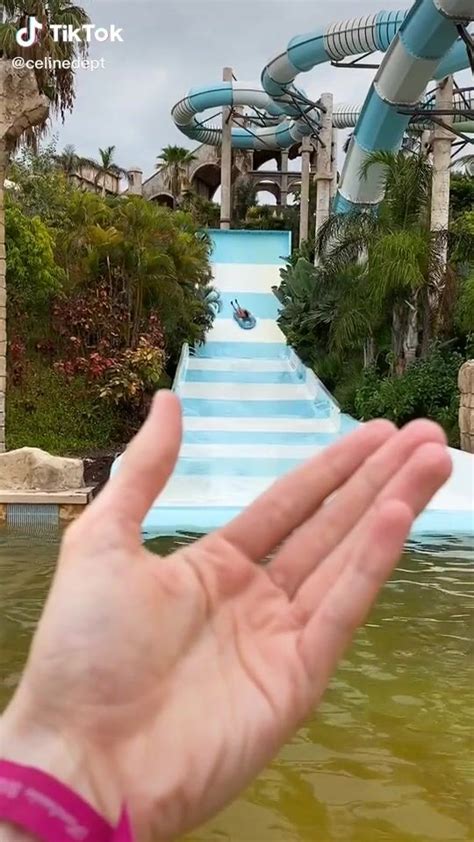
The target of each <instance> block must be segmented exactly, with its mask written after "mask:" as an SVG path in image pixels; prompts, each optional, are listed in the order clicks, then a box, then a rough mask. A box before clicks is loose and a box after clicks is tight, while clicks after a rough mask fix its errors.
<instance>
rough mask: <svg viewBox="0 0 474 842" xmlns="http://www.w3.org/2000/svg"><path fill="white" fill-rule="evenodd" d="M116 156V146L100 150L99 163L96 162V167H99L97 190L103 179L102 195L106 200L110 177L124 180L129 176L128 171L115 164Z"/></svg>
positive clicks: (96, 181)
mask: <svg viewBox="0 0 474 842" xmlns="http://www.w3.org/2000/svg"><path fill="white" fill-rule="evenodd" d="M114 155H115V146H107V147H106V148H105V149H99V161H98V162H94V165H95V166H96V167H97V175H96V177H95V186H96V189H97V188H98V186H99V182H100V180H101V179H102V187H101V193H102V196H103V198H105V195H106V192H107V189H106V180H107V176H108V175H114V176H116V177H117V178H122V176H125V175H127V171H126V170H124V169H123V167H119V165H118V164H116V163H115V161H114Z"/></svg>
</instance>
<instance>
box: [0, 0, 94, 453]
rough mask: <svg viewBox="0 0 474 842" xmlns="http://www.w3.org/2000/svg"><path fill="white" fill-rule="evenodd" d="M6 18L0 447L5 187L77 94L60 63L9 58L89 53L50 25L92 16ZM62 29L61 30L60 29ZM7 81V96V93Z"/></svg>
mask: <svg viewBox="0 0 474 842" xmlns="http://www.w3.org/2000/svg"><path fill="white" fill-rule="evenodd" d="M2 6H3V11H4V22H3V23H1V24H0V55H1V58H0V85H1V88H2V91H1V93H2V95H3V97H4V101H5V103H6V109H7V120H8V133H7V134H5V135H4V136H3V137H1V138H0V450H4V449H5V391H6V344H7V343H6V339H7V336H6V299H7V291H6V262H5V210H4V198H3V187H4V184H5V177H6V172H7V167H8V163H9V159H10V155H11V153H12V151H13V150H14V149H15V148H16V146H17V145H18V144H19V143H20V142H21V141H26V142H27V143H30V144H34V143H35V142H36V141H37V139H38V137H39V136H40V135H41V133H42V132H43V131H44V129H45V126H46V122H47V119H48V113H49V111H50V110H51V111H52V113H54V114H59V115H60V116H61V117H62V118H63V119H64V117H65V114H66V113H67V112H68V111H71V110H72V107H73V104H74V97H75V89H74V82H75V72H74V70H72V69H66V68H64V67H59V66H58V65H57V64H55V62H54V61H52V62H49V64H48V66H44V67H41V68H40V67H37V68H36V69H35V70H34V71H18V70H13V68H12V64H11V59H13V58H15V57H17V56H22V57H24V58H26V59H33V60H41V59H45V58H46V57H49V58H52V59H53V60H54V59H59V60H61V61H66V60H68V61H72V60H73V59H75V58H76V57H77V56H78V55H84V54H85V53H86V51H87V45H86V43H85V41H79V42H65V41H63V40H62V39H61V36H60V38H59V41H58V42H56V41H54V39H53V35H52V32H51V30H50V28H49V25H50V24H53V23H54V24H59V25H60V24H64V25H72V27H73V28H74V29H78V28H80V27H82V26H84V25H86V24H87V23H89V18H88V16H87V14H86V12H85V11H84V9H82V8H81V7H80V6H76V5H74V3H73V2H72V0H35V2H34V4H32V3H31V0H4V2H3V4H2ZM32 11H34V14H35V16H36V18H37V19H38V20H40V21H42V22H43V24H44V25H43V29H42V31H41V32H39V33H38V35H37V38H36V41H35V43H34V44H33V45H32V46H31V47H21V46H19V45H18V44H17V41H16V33H17V31H18V30H19V29H20V28H21V27H24V26H25V25H26V23H27V19H28V16H29V15H30V14H31V12H32ZM59 31H60V32H61V30H59ZM7 85H8V96H7V90H6V88H7Z"/></svg>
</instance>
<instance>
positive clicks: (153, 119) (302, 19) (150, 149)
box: [52, 0, 469, 175]
mask: <svg viewBox="0 0 474 842" xmlns="http://www.w3.org/2000/svg"><path fill="white" fill-rule="evenodd" d="M82 5H83V6H84V7H85V8H86V10H87V12H88V14H89V15H90V18H91V21H92V22H93V23H95V24H96V25H98V26H99V25H100V26H108V25H110V24H115V25H116V26H119V27H123V30H124V43H123V44H120V43H114V44H103V45H99V44H94V45H93V46H92V48H91V57H92V58H104V60H105V64H106V67H105V69H104V70H102V69H101V70H98V71H96V72H95V73H93V74H92V73H90V72H88V71H79V72H78V75H77V99H76V105H75V108H74V112H73V114H71V115H69V116H68V117H67V118H66V122H65V124H64V125H60V124H57V123H56V124H54V125H53V126H52V130H53V131H54V133H56V134H58V135H59V146H60V148H62V147H63V146H64V145H65V144H66V143H73V144H74V145H75V146H76V148H77V149H78V150H79V151H80V152H81V153H82V154H84V155H96V154H97V150H98V148H99V147H104V146H109V145H112V144H115V145H116V147H117V161H118V162H119V163H120V164H121V165H122V166H124V167H129V166H132V165H138V166H141V167H142V168H143V170H144V171H145V174H146V175H149V174H150V173H151V172H152V170H153V168H154V164H155V160H156V156H157V155H158V154H159V152H160V150H161V148H162V147H163V146H166V145H167V144H169V143H180V144H183V145H187V144H188V141H186V139H185V138H184V137H183V136H182V135H181V134H180V133H179V132H178V131H177V129H176V128H175V127H174V125H173V123H172V120H171V118H170V110H171V108H172V106H173V105H174V103H175V102H176V101H177V100H178V99H180V97H182V96H183V95H184V94H186V93H187V91H188V90H189V88H191V87H193V86H195V85H204V84H207V83H210V82H215V81H217V80H219V79H220V78H221V77H222V68H223V67H224V66H225V65H228V66H231V67H233V68H234V70H235V72H236V75H237V76H238V77H239V78H240V79H245V80H248V81H251V80H257V79H259V77H260V73H261V71H262V68H263V66H264V64H265V63H266V61H267V60H268V59H270V58H271V57H272V56H274V55H276V54H277V53H278V52H279V51H281V50H282V49H284V48H285V47H286V45H287V43H288V41H289V40H290V38H292V37H293V36H295V35H298V34H301V33H303V32H308V31H311V30H315V29H318V28H320V27H321V26H324V25H325V24H327V23H328V21H329V20H335V19H336V20H337V19H344V18H348V17H352V16H355V15H359V14H361V13H362V12H363V13H364V14H369V13H371V12H375V11H378V10H379V9H380V8H382V7H383V8H385V9H396V8H399V7H400V5H404V4H403V3H400V2H393V0H384V2H383V3H381V2H380V0H363V2H361V1H360V0H332V2H331V3H330V4H325V8H323V5H322V4H321V5H320V6H319V5H316V4H315V2H314V0H158V2H157V0H138V1H137V0H132V1H131V2H130V0H123V2H120V0H83V4H82ZM329 5H330V10H329V11H327V10H328V7H329ZM372 77H373V71H364V70H359V71H347V70H337V69H335V68H332V67H330V66H326V65H325V66H322V67H320V68H318V69H316V70H314V71H312V73H310V74H307V75H306V76H304V77H301V78H302V84H303V86H304V87H305V89H306V91H307V92H308V94H309V95H310V96H312V97H314V98H317V97H318V96H319V95H320V94H321V93H322V92H323V91H327V90H331V91H333V92H334V95H335V98H336V101H339V102H355V103H359V102H362V101H363V99H364V97H365V93H366V91H367V88H368V86H369V84H370V81H371V79H372ZM466 78H469V76H468V75H466ZM468 84H469V83H468Z"/></svg>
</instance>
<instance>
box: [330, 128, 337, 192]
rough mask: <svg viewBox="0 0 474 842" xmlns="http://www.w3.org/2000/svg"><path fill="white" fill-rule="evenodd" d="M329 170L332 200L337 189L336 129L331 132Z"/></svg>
mask: <svg viewBox="0 0 474 842" xmlns="http://www.w3.org/2000/svg"><path fill="white" fill-rule="evenodd" d="M331 169H332V182H331V199H334V196H335V195H336V193H337V188H338V183H337V129H333V130H332V148H331Z"/></svg>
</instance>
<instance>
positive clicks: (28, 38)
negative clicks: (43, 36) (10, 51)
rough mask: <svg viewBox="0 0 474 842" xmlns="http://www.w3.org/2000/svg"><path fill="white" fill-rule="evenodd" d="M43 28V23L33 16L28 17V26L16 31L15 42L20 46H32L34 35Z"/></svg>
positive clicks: (34, 39)
mask: <svg viewBox="0 0 474 842" xmlns="http://www.w3.org/2000/svg"><path fill="white" fill-rule="evenodd" d="M42 29H43V24H42V23H40V22H39V20H36V18H35V17H29V18H28V26H24V27H22V29H19V30H18V32H17V33H16V43H17V44H19V45H20V47H32V46H33V44H34V43H35V41H36V35H37V34H38V32H41V31H42Z"/></svg>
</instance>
